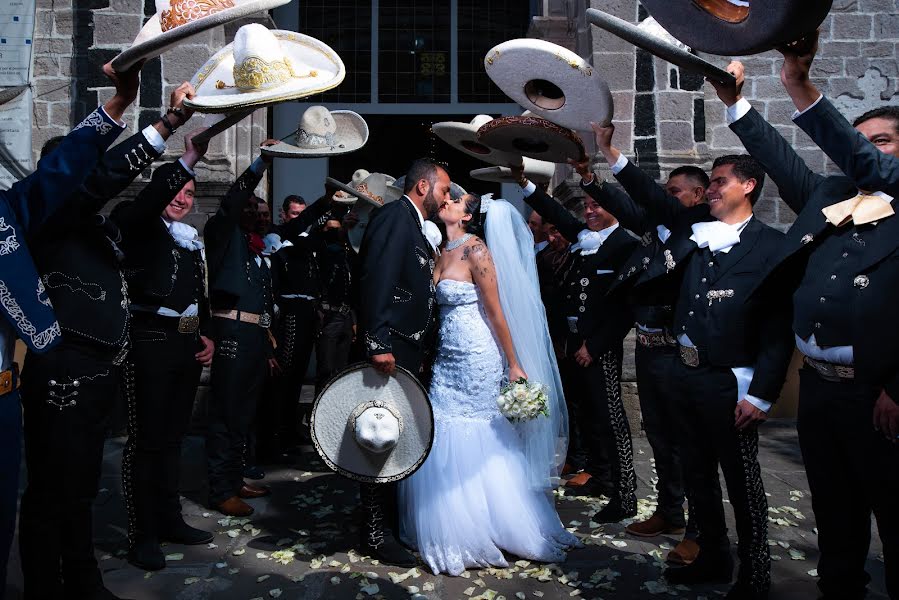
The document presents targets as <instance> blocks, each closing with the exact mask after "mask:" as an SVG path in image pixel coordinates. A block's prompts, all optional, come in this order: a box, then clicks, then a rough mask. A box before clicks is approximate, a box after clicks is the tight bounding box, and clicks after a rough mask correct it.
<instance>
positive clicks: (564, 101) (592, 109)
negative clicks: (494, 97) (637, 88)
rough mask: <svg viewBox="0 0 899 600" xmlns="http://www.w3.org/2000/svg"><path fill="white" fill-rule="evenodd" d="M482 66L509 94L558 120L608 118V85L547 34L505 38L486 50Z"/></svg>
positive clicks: (572, 125) (586, 126)
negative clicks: (536, 36)
mask: <svg viewBox="0 0 899 600" xmlns="http://www.w3.org/2000/svg"><path fill="white" fill-rule="evenodd" d="M484 68H485V69H486V70H487V75H489V76H490V79H492V80H493V83H495V84H496V85H497V86H498V87H499V89H501V90H502V91H503V92H504V93H505V94H506V95H507V96H509V97H510V98H511V99H512V100H514V101H515V102H517V103H518V104H520V105H521V106H523V107H524V108H526V109H527V110H529V111H530V112H532V113H533V114H535V115H537V116H539V117H543V118H544V119H548V120H549V121H552V122H553V123H556V124H557V125H561V126H562V127H567V128H568V129H575V130H578V131H590V122H591V121H593V122H595V123H609V122H611V120H612V111H613V103H612V93H611V92H610V91H609V85H608V84H607V83H606V82H605V80H603V79H602V78H601V77H600V76H599V74H598V73H597V72H596V70H595V69H594V68H593V67H592V66H590V64H589V63H588V62H587V61H585V60H584V59H583V58H581V57H580V56H578V55H577V54H575V53H574V52H572V51H571V50H568V49H567V48H563V47H562V46H559V45H556V44H553V43H551V42H547V41H545V40H535V39H529V38H528V39H517V40H509V41H508V42H503V43H502V44H499V45H498V46H495V47H493V49H491V50H490V51H489V52H487V56H486V57H485V58H484ZM488 145H489V144H488Z"/></svg>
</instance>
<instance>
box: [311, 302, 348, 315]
mask: <svg viewBox="0 0 899 600" xmlns="http://www.w3.org/2000/svg"><path fill="white" fill-rule="evenodd" d="M319 306H320V307H321V309H322V310H323V311H325V312H335V313H340V314H341V315H345V314H347V313H349V312H350V311H351V310H353V307H352V306H350V305H349V304H328V303H327V302H322V303H321V304H319Z"/></svg>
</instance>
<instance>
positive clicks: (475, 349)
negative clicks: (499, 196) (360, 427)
mask: <svg viewBox="0 0 899 600" xmlns="http://www.w3.org/2000/svg"><path fill="white" fill-rule="evenodd" d="M437 301H438V303H439V305H440V309H441V327H440V344H439V347H438V350H437V359H436V362H435V365H434V375H433V379H432V382H431V390H430V397H431V403H432V405H433V408H434V420H435V424H436V428H435V432H434V445H433V448H432V449H431V453H430V455H429V456H428V458H427V460H426V461H425V463H424V464H423V465H422V467H421V468H420V469H419V470H418V471H417V472H416V473H415V474H414V475H412V477H410V478H408V479H406V480H405V481H403V482H401V483H400V485H399V501H400V534H401V537H402V539H403V541H405V542H406V543H407V544H410V545H411V546H413V547H415V548H417V549H418V551H419V552H420V553H421V557H422V559H423V560H424V561H425V562H426V563H427V564H428V566H429V567H430V568H431V570H432V571H433V572H434V573H435V574H436V573H448V574H450V575H460V574H461V573H462V572H463V571H464V570H465V569H466V568H471V567H487V566H496V567H506V566H508V564H507V561H506V559H505V558H504V556H503V551H506V552H509V553H511V554H514V555H516V556H518V557H522V558H527V559H533V560H539V561H544V562H556V561H562V560H564V559H565V554H566V550H567V549H568V548H570V547H572V546H576V545H578V540H577V538H576V537H575V536H574V535H573V534H571V533H570V532H568V531H567V530H566V529H565V528H564V527H563V526H562V523H561V522H560V521H559V516H558V514H557V513H556V510H555V506H554V504H553V500H552V495H551V493H549V492H546V491H543V490H536V489H533V488H532V487H531V486H530V485H529V482H528V473H527V464H526V461H525V456H524V453H523V450H522V441H521V439H520V437H519V435H518V433H517V432H516V430H515V428H514V427H513V426H512V424H511V423H510V422H509V421H508V420H507V419H506V418H505V417H503V416H502V415H501V414H500V412H499V408H498V407H497V405H496V399H497V397H498V396H499V393H500V380H501V378H502V375H503V361H502V356H501V354H500V350H499V347H498V346H497V343H496V341H495V339H494V337H493V334H492V332H491V330H490V327H489V326H488V324H487V321H486V318H485V315H484V311H483V307H482V305H481V303H480V301H479V298H478V288H477V287H476V286H475V285H474V284H473V283H469V282H464V281H454V280H450V279H445V280H443V281H441V282H440V283H439V284H438V285H437ZM547 468H548V467H547Z"/></svg>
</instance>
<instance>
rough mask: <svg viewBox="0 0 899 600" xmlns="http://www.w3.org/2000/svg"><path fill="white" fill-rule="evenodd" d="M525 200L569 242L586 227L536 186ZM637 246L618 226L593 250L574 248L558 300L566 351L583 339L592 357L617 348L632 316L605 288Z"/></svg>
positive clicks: (570, 352)
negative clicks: (566, 327)
mask: <svg viewBox="0 0 899 600" xmlns="http://www.w3.org/2000/svg"><path fill="white" fill-rule="evenodd" d="M525 202H527V203H528V204H529V205H530V206H531V208H533V209H534V210H535V211H537V213H538V214H539V215H540V216H541V217H543V219H544V220H545V221H547V222H549V223H552V224H553V225H555V226H556V227H557V228H558V230H559V233H561V234H562V235H563V236H565V238H566V239H568V240H569V241H571V242H572V243H575V242H577V241H578V234H579V233H580V232H582V231H583V230H584V229H585V228H586V225H585V224H584V223H583V222H581V221H579V220H578V219H576V218H575V217H574V216H573V215H572V214H571V213H569V212H568V211H567V210H565V208H564V207H563V206H562V205H561V204H559V203H558V202H556V201H555V200H554V199H553V198H551V197H550V196H549V195H548V194H547V193H546V192H544V191H543V190H541V189H540V188H537V189H536V190H534V192H533V193H532V194H531V195H530V196H528V197H526V198H525ZM638 245H639V241H638V240H637V238H636V237H635V236H634V235H633V234H632V233H631V232H630V231H628V230H627V229H625V228H624V227H620V226H619V227H618V228H617V229H615V231H613V232H612V234H611V235H609V237H608V238H607V239H606V241H605V242H603V244H602V246H600V247H599V250H597V251H596V253H594V254H591V255H587V256H584V255H583V254H580V253H578V254H576V255H575V258H574V260H572V261H571V262H570V263H569V265H568V271H567V275H566V276H565V279H564V283H563V288H564V290H563V291H564V298H563V299H562V305H563V306H564V307H565V308H564V311H565V313H566V317H567V318H569V319H570V320H571V321H572V326H571V327H570V335H569V338H568V348H567V351H568V353H569V354H573V353H574V352H576V351H577V350H578V349H579V348H580V345H581V342H586V344H587V351H588V352H589V353H590V355H591V356H593V357H594V358H596V357H598V356H600V355H601V354H603V353H605V352H606V351H608V350H611V349H614V348H618V350H619V351H620V348H621V342H622V340H623V339H624V336H625V335H627V332H628V331H629V330H630V328H631V326H632V325H633V322H634V320H633V316H632V314H631V311H630V309H629V307H628V306H627V304H626V303H625V302H624V298H623V297H621V296H609V295H608V294H607V291H608V289H609V287H610V286H611V285H612V283H613V282H614V281H615V277H616V274H617V273H618V271H619V270H620V269H621V266H622V265H623V264H624V263H625V261H627V259H628V257H629V256H630V255H631V254H633V252H634V250H635V249H636V247H637V246H638Z"/></svg>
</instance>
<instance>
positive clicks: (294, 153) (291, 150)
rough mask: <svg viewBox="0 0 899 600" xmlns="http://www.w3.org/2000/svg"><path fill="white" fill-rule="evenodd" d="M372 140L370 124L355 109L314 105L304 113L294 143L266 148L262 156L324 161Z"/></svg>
mask: <svg viewBox="0 0 899 600" xmlns="http://www.w3.org/2000/svg"><path fill="white" fill-rule="evenodd" d="M367 141H368V124H367V123H366V122H365V119H363V118H362V115H360V114H359V113H355V112H353V111H351V110H334V111H330V110H328V109H327V108H325V107H324V106H310V107H309V108H307V109H306V110H305V111H303V116H301V117H300V123H299V126H298V127H297V130H296V131H295V132H294V134H293V143H287V142H283V141H282V142H279V143H277V144H275V145H273V146H265V147H263V148H262V153H263V154H267V155H269V156H275V157H278V158H321V157H324V156H337V155H339V154H348V153H350V152H355V151H356V150H358V149H360V148H361V147H362V146H364V145H365V143H366V142H367Z"/></svg>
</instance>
